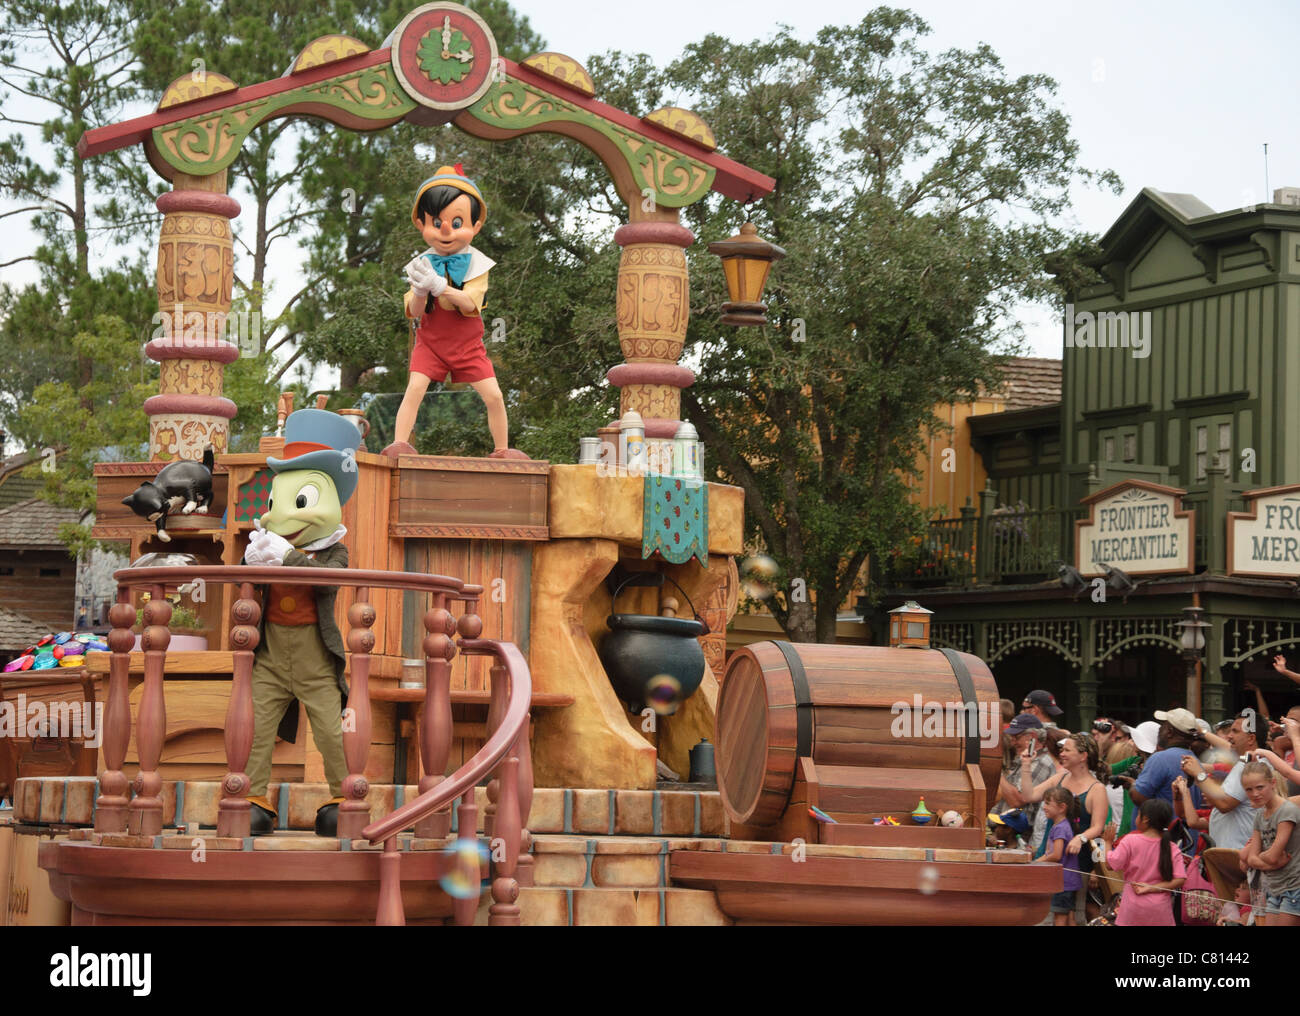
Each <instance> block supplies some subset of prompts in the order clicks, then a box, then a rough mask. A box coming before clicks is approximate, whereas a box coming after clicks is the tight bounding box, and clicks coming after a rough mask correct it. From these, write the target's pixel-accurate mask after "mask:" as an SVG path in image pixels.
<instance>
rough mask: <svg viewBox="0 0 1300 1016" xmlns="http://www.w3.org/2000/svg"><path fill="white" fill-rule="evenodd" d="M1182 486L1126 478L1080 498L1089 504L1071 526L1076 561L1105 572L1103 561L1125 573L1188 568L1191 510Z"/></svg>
mask: <svg viewBox="0 0 1300 1016" xmlns="http://www.w3.org/2000/svg"><path fill="white" fill-rule="evenodd" d="M1185 493H1186V491H1183V490H1179V489H1178V488H1176V487H1164V486H1161V485H1160V484H1157V483H1147V482H1146V481H1143V480H1126V481H1124V482H1123V483H1117V484H1115V485H1114V486H1113V487H1108V488H1106V489H1105V490H1103V491H1100V492H1098V493H1096V494H1093V495H1092V496H1091V497H1086V498H1084V499H1083V501H1082V502H1080V503H1081V504H1086V505H1088V507H1089V508H1090V509H1091V512H1090V515H1089V517H1088V518H1086V519H1080V520H1079V521H1078V522H1076V523H1075V524H1074V525H1075V540H1074V566H1075V567H1076V568H1077V569H1079V572H1080V574H1082V575H1103V574H1105V573H1104V572H1103V571H1102V568H1101V566H1102V564H1103V563H1104V564H1108V565H1110V566H1111V567H1112V568H1118V569H1119V570H1120V571H1122V572H1124V573H1125V574H1128V575H1157V574H1162V573H1167V572H1189V573H1190V572H1191V571H1192V569H1193V556H1192V547H1193V533H1194V529H1193V525H1194V513H1193V511H1192V510H1191V509H1190V508H1189V509H1187V510H1185V511H1184V510H1183V507H1182V503H1183V502H1182V497H1183V494H1185Z"/></svg>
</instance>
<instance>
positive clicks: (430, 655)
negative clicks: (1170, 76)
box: [415, 593, 456, 839]
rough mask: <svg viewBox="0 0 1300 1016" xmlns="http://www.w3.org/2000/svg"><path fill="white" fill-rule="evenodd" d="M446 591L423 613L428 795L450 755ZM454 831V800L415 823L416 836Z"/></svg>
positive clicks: (450, 630) (451, 650)
mask: <svg viewBox="0 0 1300 1016" xmlns="http://www.w3.org/2000/svg"><path fill="white" fill-rule="evenodd" d="M446 601H447V597H446V595H445V594H444V593H434V594H433V606H432V607H430V608H429V609H428V610H427V611H426V612H425V615H424V630H425V632H426V634H425V636H424V714H423V716H422V717H421V720H420V762H421V766H422V768H423V770H424V772H423V773H421V775H420V793H421V794H426V793H428V792H429V791H430V790H432V789H433V788H434V787H436V786H437V785H438V784H439V783H441V782H442V781H443V780H444V779H446V772H447V759H448V757H449V756H450V754H451V734H452V722H451V661H452V659H453V658H454V657H455V655H456V646H455V643H453V642H452V640H451V636H452V635H453V634H455V631H456V620H455V618H453V617H452V616H451V612H450V611H449V610H447V608H446ZM450 832H451V802H448V803H447V806H446V808H444V809H442V810H441V811H436V812H434V813H433V814H432V815H430V816H429V817H428V818H426V819H422V820H421V821H419V822H417V823H415V835H416V836H418V837H421V838H431V839H441V838H443V837H445V836H447V835H448V834H449V833H450Z"/></svg>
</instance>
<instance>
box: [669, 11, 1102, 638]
mask: <svg viewBox="0 0 1300 1016" xmlns="http://www.w3.org/2000/svg"><path fill="white" fill-rule="evenodd" d="M927 31H928V27H927V26H926V25H925V23H924V22H923V21H921V20H920V19H919V18H917V17H916V16H914V15H912V14H910V13H908V12H905V11H898V10H890V9H887V8H880V9H877V10H875V11H873V12H872V13H870V14H868V15H867V17H866V18H864V19H863V20H862V21H861V22H860V23H859V24H857V25H854V26H848V27H842V28H835V27H833V28H826V29H823V30H822V31H821V32H820V33H819V35H818V37H817V39H816V41H815V42H812V43H805V42H801V41H800V40H798V39H796V38H794V37H793V36H792V35H791V34H790V32H789V31H788V30H784V29H783V30H781V31H778V32H777V33H776V34H775V35H773V36H772V37H771V38H770V39H768V40H766V41H756V42H752V43H749V44H739V43H733V42H730V41H728V40H726V39H723V38H720V37H718V36H710V37H708V38H706V39H704V40H703V41H702V42H700V43H697V44H694V45H691V46H688V47H687V49H686V53H685V55H684V56H683V57H682V58H681V59H680V60H678V61H677V62H676V63H674V64H673V65H672V66H671V67H670V68H668V70H667V75H666V76H667V78H668V79H669V80H670V81H671V82H672V84H673V85H674V86H675V88H676V89H677V90H678V97H679V98H680V99H684V100H685V101H683V102H682V104H683V105H689V106H691V108H694V109H695V110H697V111H698V112H699V113H700V114H701V115H702V116H703V117H704V118H705V119H706V120H707V121H708V122H709V123H710V124H711V125H712V126H713V128H714V130H715V131H716V132H717V134H718V138H719V143H720V147H721V149H722V150H723V151H725V152H726V153H727V154H728V155H729V156H730V157H732V158H735V159H737V160H739V161H741V162H744V163H746V164H748V165H750V166H753V167H754V168H756V169H759V170H761V171H763V172H764V173H767V174H768V175H770V176H772V177H773V178H775V180H776V189H775V190H774V192H773V193H772V194H771V195H770V196H769V197H767V198H766V199H764V200H763V201H762V202H760V203H759V204H758V205H756V206H755V207H754V209H753V219H754V221H755V223H756V224H757V225H758V228H759V231H760V233H762V234H763V235H764V236H766V237H767V238H768V239H770V240H772V241H773V242H775V243H777V244H779V245H781V246H782V247H784V248H785V249H786V250H787V252H788V257H787V258H786V259H785V260H784V261H782V262H780V263H779V264H778V265H777V267H776V269H775V271H774V273H773V276H772V279H771V281H770V282H769V285H768V290H767V300H768V303H769V311H768V317H769V321H770V324H769V326H768V327H766V328H762V329H754V328H749V329H744V328H742V329H728V328H726V327H725V326H721V325H719V323H718V321H717V309H718V301H720V300H721V299H725V296H724V294H723V293H722V292H721V287H720V280H719V279H718V275H719V273H718V272H717V269H716V267H715V266H710V265H708V264H707V262H705V263H704V264H701V260H702V259H701V258H700V256H699V254H698V253H696V254H693V257H692V263H693V267H694V268H695V271H694V272H693V273H692V280H693V283H694V284H695V285H694V292H693V294H692V296H693V300H692V304H693V306H692V311H693V316H692V323H691V329H690V332H689V335H688V341H689V343H690V345H691V347H692V348H693V349H694V350H695V352H696V355H698V356H699V357H700V370H699V371H698V374H699V379H698V380H697V382H696V384H695V385H694V386H693V387H692V388H690V389H688V390H687V391H686V392H685V393H684V398H683V411H684V413H685V414H686V416H687V417H688V418H689V419H690V420H691V421H692V423H694V424H695V426H696V427H697V428H698V429H699V431H700V434H701V437H702V438H703V439H704V441H705V444H706V447H707V448H708V449H709V451H710V454H711V461H712V462H713V463H715V464H716V465H717V466H718V467H719V470H720V473H721V475H722V476H723V477H725V478H726V479H728V480H729V481H731V482H733V483H736V484H738V485H739V486H741V487H742V488H743V489H744V491H745V508H746V519H747V523H748V526H749V530H750V535H751V537H752V538H753V539H754V540H755V542H756V543H759V544H761V545H762V546H764V547H765V548H767V550H768V552H769V553H771V554H772V556H773V557H774V558H775V559H776V561H777V563H778V565H779V566H780V569H781V578H780V579H779V580H778V588H783V589H785V590H787V591H786V592H778V593H777V594H776V595H775V596H773V597H772V598H771V599H770V600H769V601H768V606H769V607H770V609H771V610H772V612H773V614H774V615H775V616H776V617H777V619H778V620H779V621H780V622H781V624H782V626H783V628H784V629H785V630H786V632H787V633H788V634H789V635H790V636H791V637H792V638H794V639H796V640H799V641H808V640H814V639H816V640H819V641H831V640H833V638H834V632H835V617H836V613H837V611H838V609H839V606H840V604H841V603H843V602H844V600H845V598H846V597H847V596H848V595H849V593H850V591H851V590H852V588H853V586H854V584H855V582H857V581H858V579H859V576H860V574H861V572H862V566H863V564H864V562H865V561H866V560H867V559H868V557H869V556H871V555H875V554H882V553H883V552H886V551H888V550H890V549H892V548H894V547H896V546H898V545H899V544H900V543H901V542H902V541H903V540H904V539H905V538H906V537H908V536H909V535H911V534H912V533H914V532H916V531H917V529H918V528H919V526H920V525H921V524H922V523H923V519H922V518H921V517H920V515H919V512H918V511H917V509H916V508H915V507H914V506H912V505H910V504H909V503H908V500H907V493H908V492H907V486H906V485H907V481H908V479H909V478H910V476H911V475H912V474H913V472H914V469H915V463H916V461H917V455H918V453H919V452H920V451H921V449H922V447H923V445H924V442H925V441H926V440H927V437H928V432H930V431H933V430H937V429H939V428H940V427H941V426H942V424H941V421H939V420H938V419H937V418H936V417H935V416H934V413H933V410H934V407H936V406H937V405H941V404H944V403H948V402H952V401H956V400H965V399H968V398H970V397H971V396H972V395H973V394H974V393H976V392H977V391H979V389H980V388H981V387H985V388H990V387H994V386H996V384H997V383H998V380H999V378H998V365H999V363H1000V362H1001V359H1000V357H999V356H998V355H996V354H995V352H994V349H995V348H996V345H997V344H998V342H999V340H1002V339H1007V338H1014V335H1013V334H1008V333H1009V332H1012V333H1013V332H1014V329H1008V328H1007V326H1006V324H1005V322H1006V320H1007V319H1008V315H1009V313H1010V312H1011V310H1012V309H1013V308H1014V306H1015V305H1016V304H1017V303H1018V302H1019V301H1022V300H1025V299H1043V298H1046V297H1047V296H1048V295H1049V293H1050V292H1051V285H1050V282H1049V278H1048V276H1047V273H1046V271H1045V269H1044V255H1045V253H1046V252H1047V251H1049V250H1056V249H1060V248H1063V247H1066V246H1067V245H1069V243H1070V242H1071V240H1072V238H1071V237H1070V236H1069V235H1068V234H1066V233H1065V232H1064V231H1062V230H1061V229H1060V228H1058V227H1057V226H1055V225H1053V222H1054V221H1055V218H1056V216H1058V215H1059V213H1060V212H1061V211H1063V210H1064V209H1065V207H1066V205H1067V201H1068V187H1069V186H1070V184H1071V183H1073V182H1074V181H1079V180H1082V181H1092V182H1096V183H1100V184H1102V185H1105V186H1110V187H1115V188H1117V186H1118V181H1117V180H1116V178H1115V177H1114V175H1113V174H1110V173H1093V172H1091V171H1089V170H1086V169H1084V168H1082V167H1080V166H1079V165H1078V162H1077V146H1076V144H1075V143H1074V141H1073V140H1072V138H1071V137H1070V133H1069V123H1068V120H1067V118H1066V117H1065V115H1064V114H1063V113H1062V112H1061V111H1060V110H1059V109H1057V108H1056V107H1055V106H1054V104H1053V96H1054V92H1055V84H1054V82H1053V81H1052V80H1051V79H1050V78H1047V77H1045V76H1042V75H1027V76H1023V77H1019V78H1014V79H1013V78H1009V77H1008V76H1007V75H1006V73H1005V71H1004V70H1003V68H1002V66H1001V64H1000V62H999V61H998V59H997V57H996V56H995V55H994V54H993V53H992V51H991V50H989V49H988V48H987V47H980V48H978V49H976V50H974V51H969V52H966V51H959V50H950V51H947V52H944V53H939V54H930V53H928V52H927V51H925V50H924V49H923V48H921V46H920V45H919V40H920V39H921V37H922V36H923V35H924V34H925V33H926V32H927ZM736 212H737V209H735V208H734V206H723V207H721V208H719V207H718V203H717V202H716V200H715V201H710V202H704V203H701V204H699V205H696V206H695V207H694V208H692V209H691V210H690V213H689V215H688V219H689V221H690V223H691V224H692V226H693V228H694V229H695V231H696V233H697V236H698V237H699V239H700V240H701V241H709V240H714V239H720V238H722V237H724V236H726V235H728V234H729V233H731V232H734V231H735V228H736V227H737V226H738V225H739V217H738V216H737V214H736ZM697 250H698V245H697ZM701 282H702V283H703V284H700V283H701ZM1004 345H1005V343H1004ZM795 579H802V580H803V581H804V583H805V584H806V586H807V588H808V589H809V590H812V591H814V595H813V596H812V597H810V598H807V599H804V598H801V597H798V596H792V595H790V593H789V592H788V590H790V589H791V588H792V583H793V581H794V580H795Z"/></svg>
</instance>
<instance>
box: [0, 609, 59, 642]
mask: <svg viewBox="0 0 1300 1016" xmlns="http://www.w3.org/2000/svg"><path fill="white" fill-rule="evenodd" d="M49 633H50V626H49V625H48V624H46V623H44V622H43V621H37V620H35V619H34V618H30V617H28V616H27V615H26V614H20V613H19V612H18V611H16V610H10V609H9V608H8V607H0V651H4V652H15V653H20V652H22V651H23V650H24V649H26V648H27V647H28V646H31V645H34V644H35V643H36V642H37V641H38V640H40V639H43V638H44V637H45V636H46V635H48V634H49Z"/></svg>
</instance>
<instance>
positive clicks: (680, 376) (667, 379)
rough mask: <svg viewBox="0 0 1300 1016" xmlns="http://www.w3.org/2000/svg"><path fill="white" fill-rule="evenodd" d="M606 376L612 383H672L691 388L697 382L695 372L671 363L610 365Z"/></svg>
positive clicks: (674, 385)
mask: <svg viewBox="0 0 1300 1016" xmlns="http://www.w3.org/2000/svg"><path fill="white" fill-rule="evenodd" d="M605 378H606V379H607V380H608V381H609V383H610V384H612V385H617V386H618V387H619V388H626V387H627V386H628V385H672V386H673V387H674V388H689V387H690V386H691V385H693V384H695V372H694V371H693V370H691V369H690V368H689V367H679V366H677V365H676V364H671V363H620V364H618V365H617V366H615V367H610V368H609V372H608V373H607V374H606V375H605Z"/></svg>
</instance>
